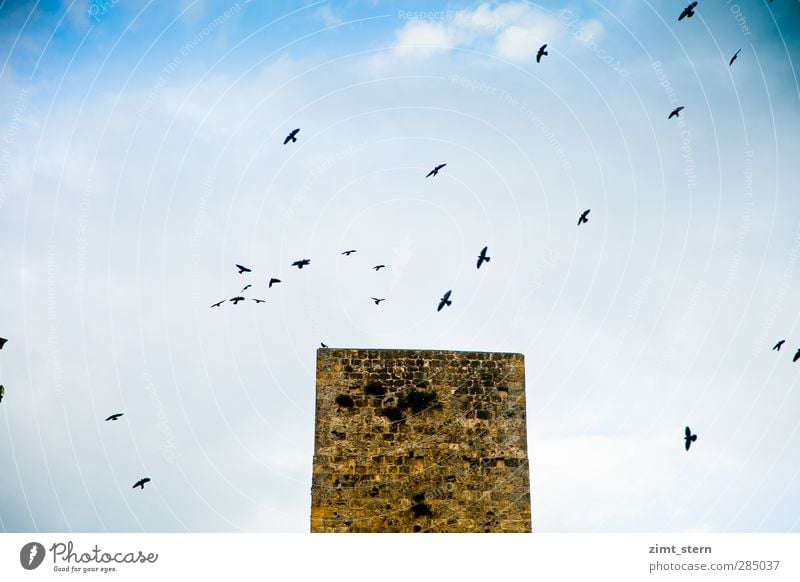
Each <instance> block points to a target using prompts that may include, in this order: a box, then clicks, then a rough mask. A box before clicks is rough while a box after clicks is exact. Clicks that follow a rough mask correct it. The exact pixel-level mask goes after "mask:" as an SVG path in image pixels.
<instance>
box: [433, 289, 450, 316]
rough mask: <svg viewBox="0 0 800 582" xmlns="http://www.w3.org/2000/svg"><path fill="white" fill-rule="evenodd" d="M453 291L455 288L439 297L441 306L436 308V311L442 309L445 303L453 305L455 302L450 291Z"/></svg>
mask: <svg viewBox="0 0 800 582" xmlns="http://www.w3.org/2000/svg"><path fill="white" fill-rule="evenodd" d="M452 292H453V290H452V289H451V290H450V291H448V292H447V293H445V294H444V296H443V297H442V298H441V299H439V307H437V308H436V311H441V310H442V308H443V307H444V306H445V305H452V304H453V302H452V301H450V293H452Z"/></svg>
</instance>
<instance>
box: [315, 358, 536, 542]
mask: <svg viewBox="0 0 800 582" xmlns="http://www.w3.org/2000/svg"><path fill="white" fill-rule="evenodd" d="M526 448H527V447H526V436H525V365H524V359H523V356H522V355H521V354H500V353H484V352H444V351H421V350H355V349H333V348H322V349H319V350H318V351H317V401H316V433H315V443H314V453H315V454H314V472H313V478H312V486H311V531H312V532H413V531H422V532H484V531H490V532H529V531H531V517H530V481H529V469H528V457H527V451H526Z"/></svg>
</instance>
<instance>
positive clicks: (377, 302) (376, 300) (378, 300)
mask: <svg viewBox="0 0 800 582" xmlns="http://www.w3.org/2000/svg"><path fill="white" fill-rule="evenodd" d="M370 299H372V300H373V301H374V302H375V305H380V304H381V301H386V297H384V298H383V299H378V298H377V297H370Z"/></svg>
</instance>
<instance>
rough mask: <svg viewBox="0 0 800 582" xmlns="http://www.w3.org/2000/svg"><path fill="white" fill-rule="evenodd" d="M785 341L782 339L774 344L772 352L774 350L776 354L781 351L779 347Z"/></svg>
mask: <svg viewBox="0 0 800 582" xmlns="http://www.w3.org/2000/svg"><path fill="white" fill-rule="evenodd" d="M785 341H786V340H785V339H782V340H781V341H779V342H778V343H776V344H775V345H774V346H772V349H773V350H776V351H778V352H779V351H781V346H783V343H784V342H785Z"/></svg>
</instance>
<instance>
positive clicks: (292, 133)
mask: <svg viewBox="0 0 800 582" xmlns="http://www.w3.org/2000/svg"><path fill="white" fill-rule="evenodd" d="M299 131H300V128H299V127H298V128H297V129H293V130H292V131H290V132H289V135H287V136H286V139H285V140H283V145H286V144H287V143H289V142H290V141H292V142H295V141H297V133H298V132H299Z"/></svg>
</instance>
